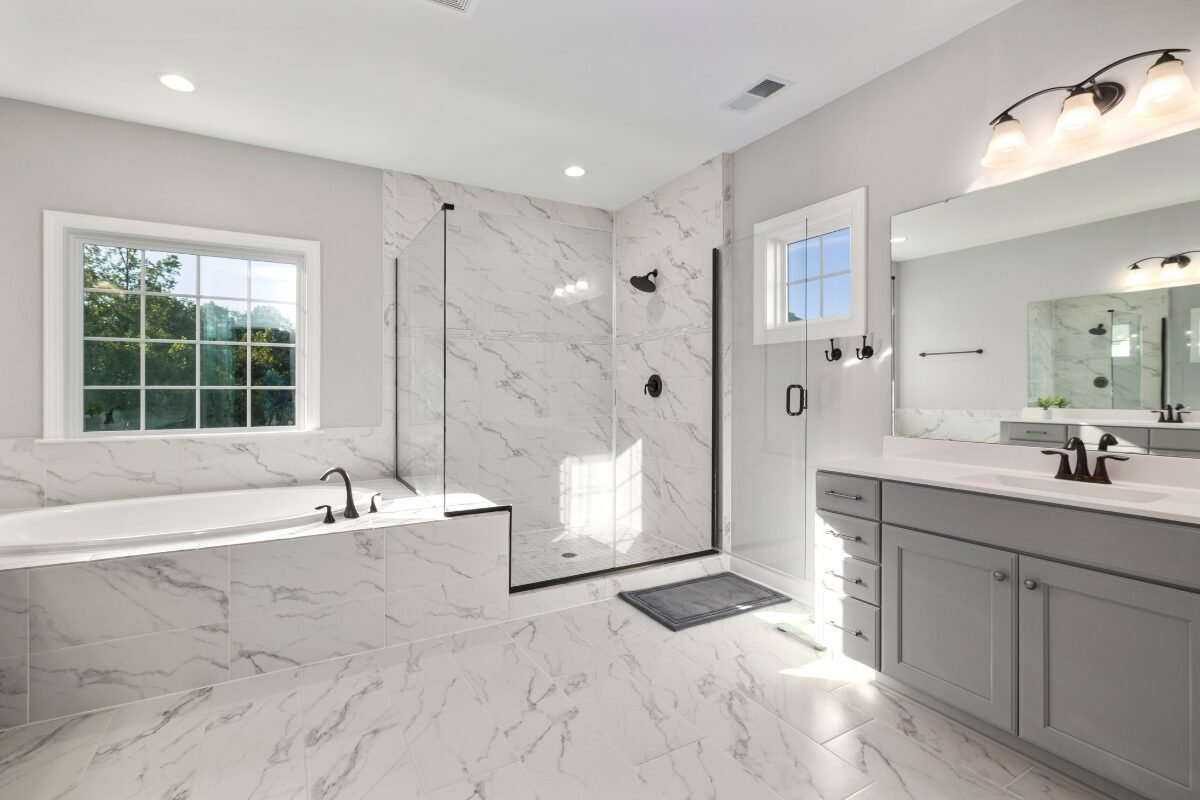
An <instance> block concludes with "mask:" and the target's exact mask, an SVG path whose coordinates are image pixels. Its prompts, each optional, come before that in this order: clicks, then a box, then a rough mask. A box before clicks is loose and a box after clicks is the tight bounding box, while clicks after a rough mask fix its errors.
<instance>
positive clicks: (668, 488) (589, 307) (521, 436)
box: [396, 204, 715, 589]
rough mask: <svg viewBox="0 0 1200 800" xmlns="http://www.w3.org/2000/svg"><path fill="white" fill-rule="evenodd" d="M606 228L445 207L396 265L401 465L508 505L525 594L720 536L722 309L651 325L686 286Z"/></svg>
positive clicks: (445, 491) (421, 478)
mask: <svg viewBox="0 0 1200 800" xmlns="http://www.w3.org/2000/svg"><path fill="white" fill-rule="evenodd" d="M611 228H612V222H611V218H609V220H608V229H607V230H604V229H603V227H602V224H601V223H595V224H594V225H593V226H592V227H589V226H588V225H584V224H578V223H572V224H568V223H566V222H559V221H555V220H545V219H536V220H534V219H529V218H528V217H522V216H520V215H518V214H514V213H504V212H489V211H486V210H480V209H477V208H468V207H462V206H458V207H456V206H455V205H451V204H445V205H444V206H443V207H442V209H441V210H440V211H439V212H438V213H437V215H436V216H435V217H434V218H433V220H432V221H431V222H430V223H429V224H428V225H427V226H426V227H425V228H424V229H423V230H422V231H421V232H420V234H419V235H417V236H416V237H415V238H413V239H412V240H411V242H410V243H409V244H408V245H407V246H405V247H404V248H403V249H402V250H401V251H400V253H399V257H398V259H397V262H396V269H397V290H396V293H397V296H396V308H397V324H396V390H397V403H396V464H397V477H398V478H399V479H400V480H402V481H404V482H405V483H407V484H408V485H409V486H410V488H412V489H413V491H415V492H417V493H418V494H422V495H426V496H429V497H430V498H431V499H434V502H440V503H441V504H442V506H443V509H444V510H445V512H446V513H454V512H455V511H458V510H462V509H466V508H471V507H477V506H495V505H511V506H512V542H511V553H512V559H511V575H510V578H511V586H512V587H513V588H514V589H528V588H536V587H539V586H545V585H549V584H553V583H556V582H559V581H563V580H569V579H576V578H578V577H579V576H581V575H587V574H595V573H604V572H608V571H612V570H618V569H623V568H627V567H630V566H635V565H642V564H647V563H656V562H664V561H670V560H675V559H684V558H690V557H693V556H696V555H701V554H705V553H710V552H712V550H713V548H714V546H715V539H714V532H715V528H714V525H713V518H714V515H713V507H714V503H713V494H714V492H713V487H714V481H713V464H714V461H713V432H714V430H715V426H714V423H713V419H714V407H715V406H714V398H713V395H714V392H713V386H714V381H713V311H714V308H713V305H714V304H713V303H711V301H708V302H707V303H706V304H705V305H702V306H699V307H700V308H702V309H704V312H703V314H702V315H696V314H693V317H694V321H692V322H689V323H688V324H683V325H666V324H651V323H654V322H655V321H661V320H663V319H668V320H670V319H671V314H672V313H674V311H675V310H677V309H676V308H675V307H674V306H673V305H672V304H673V303H676V304H677V303H679V302H680V295H682V294H683V292H682V290H681V289H680V288H678V287H672V286H667V285H664V281H663V280H661V279H660V280H658V281H657V286H656V281H655V279H656V277H660V276H657V274H653V275H651V274H645V273H647V272H648V271H645V270H643V271H642V274H641V275H640V277H641V278H642V280H639V281H638V282H631V280H630V279H631V278H632V277H634V275H633V274H632V273H629V272H626V273H624V274H620V273H619V272H618V270H617V268H616V264H615V259H614V252H613V232H612V230H611ZM704 267H705V271H706V272H707V271H708V265H707V264H705V265H704ZM703 277H704V280H707V281H709V285H708V294H709V295H710V296H711V285H712V281H713V279H714V277H715V272H709V273H708V274H707V275H706V276H703ZM694 288H695V287H692V289H689V291H693V290H694ZM672 293H675V296H672ZM653 376H658V382H657V385H658V388H659V389H660V391H658V392H653V391H651V390H652V389H653V388H654V387H655V381H654V380H653V379H652V378H653Z"/></svg>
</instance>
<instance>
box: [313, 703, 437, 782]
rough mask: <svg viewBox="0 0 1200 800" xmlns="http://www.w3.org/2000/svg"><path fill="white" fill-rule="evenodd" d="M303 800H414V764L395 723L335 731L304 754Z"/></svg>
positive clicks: (415, 773) (387, 720) (402, 735)
mask: <svg viewBox="0 0 1200 800" xmlns="http://www.w3.org/2000/svg"><path fill="white" fill-rule="evenodd" d="M305 760H306V761H307V763H308V785H309V800H410V798H411V799H412V800H419V798H421V796H422V794H421V783H420V779H419V778H418V775H417V768H416V765H415V764H414V763H413V760H412V757H411V756H410V754H409V751H408V745H407V744H406V743H405V740H404V731H403V729H402V727H401V725H400V724H399V722H398V721H397V720H396V719H395V718H391V719H386V720H380V721H379V723H378V724H375V725H370V726H368V727H366V728H363V729H359V730H353V731H349V730H347V731H341V732H339V733H337V734H334V735H332V736H328V737H325V738H323V739H321V740H320V742H319V743H318V744H316V745H315V746H312V747H308V748H307V749H306V750H305Z"/></svg>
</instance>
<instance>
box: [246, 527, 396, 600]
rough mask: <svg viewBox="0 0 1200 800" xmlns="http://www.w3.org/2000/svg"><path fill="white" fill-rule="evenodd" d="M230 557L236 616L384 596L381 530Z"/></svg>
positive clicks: (259, 546)
mask: <svg viewBox="0 0 1200 800" xmlns="http://www.w3.org/2000/svg"><path fill="white" fill-rule="evenodd" d="M229 557H230V564H229V578H230V606H229V609H230V612H229V613H230V616H232V617H235V618H241V617H251V616H258V615H262V614H281V613H284V612H293V611H300V612H302V611H304V610H306V609H312V608H316V607H319V606H326V605H329V604H330V603H339V602H343V601H346V600H350V599H353V598H356V597H364V598H365V597H377V596H379V595H382V594H383V581H384V532H383V531H381V530H366V531H356V532H353V533H336V534H329V535H324V536H308V537H304V538H301V539H292V540H287V541H273V542H260V543H255V544H245V545H238V546H236V547H233V548H231V550H230V556H229Z"/></svg>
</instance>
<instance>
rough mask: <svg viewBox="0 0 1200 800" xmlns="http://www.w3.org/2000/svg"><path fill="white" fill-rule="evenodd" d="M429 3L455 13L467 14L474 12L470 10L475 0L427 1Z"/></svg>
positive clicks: (472, 9)
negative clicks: (450, 9)
mask: <svg viewBox="0 0 1200 800" xmlns="http://www.w3.org/2000/svg"><path fill="white" fill-rule="evenodd" d="M429 2H431V3H433V4H434V5H439V6H443V7H445V8H452V9H454V10H455V11H461V12H463V13H464V14H469V13H470V12H472V11H474V10H475V9H474V8H472V6H474V5H475V0H429Z"/></svg>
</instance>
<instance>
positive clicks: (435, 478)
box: [396, 211, 446, 496]
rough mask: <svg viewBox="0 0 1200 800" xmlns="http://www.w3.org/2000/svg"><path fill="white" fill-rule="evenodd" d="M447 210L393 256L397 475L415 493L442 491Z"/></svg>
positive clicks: (443, 488)
mask: <svg viewBox="0 0 1200 800" xmlns="http://www.w3.org/2000/svg"><path fill="white" fill-rule="evenodd" d="M445 260H446V212H445V211H438V213H437V215H436V216H435V217H434V218H433V219H432V220H431V221H430V222H429V224H428V225H426V226H425V228H424V229H423V230H422V231H421V232H420V233H419V234H418V235H417V236H416V238H414V239H413V240H412V242H411V243H410V244H409V245H408V246H407V247H406V248H405V249H404V250H403V251H402V252H401V253H400V255H399V257H398V271H397V280H396V477H397V478H398V479H399V480H401V481H403V482H404V483H405V484H407V485H408V487H409V488H410V489H412V490H413V491H414V492H416V493H417V494H422V495H431V496H439V495H444V494H445V492H446V440H445V425H444V420H445V398H446V392H445V365H446V362H445V342H446V336H445V322H444V315H445V290H444V282H445Z"/></svg>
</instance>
